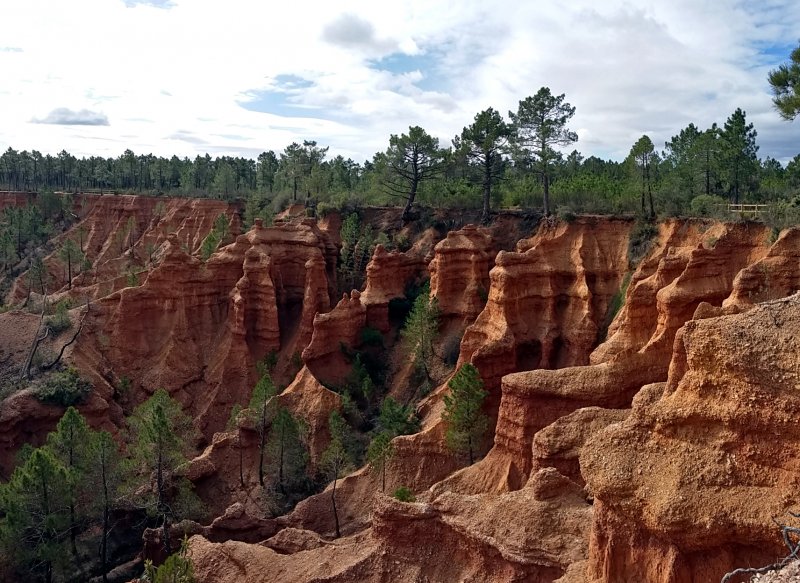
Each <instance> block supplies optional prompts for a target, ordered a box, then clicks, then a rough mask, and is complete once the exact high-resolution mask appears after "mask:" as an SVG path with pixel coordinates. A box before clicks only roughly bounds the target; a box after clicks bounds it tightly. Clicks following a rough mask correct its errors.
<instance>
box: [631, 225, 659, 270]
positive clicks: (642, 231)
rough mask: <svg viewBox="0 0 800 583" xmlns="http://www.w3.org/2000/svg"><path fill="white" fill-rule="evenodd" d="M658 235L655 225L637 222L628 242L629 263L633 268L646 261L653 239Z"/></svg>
mask: <svg viewBox="0 0 800 583" xmlns="http://www.w3.org/2000/svg"><path fill="white" fill-rule="evenodd" d="M656 235H658V228H657V227H656V226H655V225H654V224H653V223H648V222H645V221H636V224H635V225H634V226H633V229H632V230H631V235H630V239H629V240H628V263H629V264H630V266H631V268H633V267H636V265H637V264H638V263H639V262H640V261H641V260H642V259H644V257H645V256H646V255H647V253H648V252H649V251H650V247H651V246H652V244H653V239H654V238H655V237H656Z"/></svg>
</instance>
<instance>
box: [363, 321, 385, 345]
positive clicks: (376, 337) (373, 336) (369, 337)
mask: <svg viewBox="0 0 800 583" xmlns="http://www.w3.org/2000/svg"><path fill="white" fill-rule="evenodd" d="M361 344H365V345H367V346H383V334H381V333H380V330H376V329H375V328H372V327H370V326H367V327H366V328H364V329H363V330H361Z"/></svg>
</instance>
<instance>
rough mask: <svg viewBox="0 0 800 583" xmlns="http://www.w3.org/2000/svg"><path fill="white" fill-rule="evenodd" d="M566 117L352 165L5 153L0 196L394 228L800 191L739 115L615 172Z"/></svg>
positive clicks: (669, 210) (643, 144)
mask: <svg viewBox="0 0 800 583" xmlns="http://www.w3.org/2000/svg"><path fill="white" fill-rule="evenodd" d="M795 66H796V65H795ZM787 71H788V73H786V74H787V75H790V73H791V71H793V69H787ZM780 80H782V79H777V81H780ZM776 91H777V90H776ZM776 99H777V98H776ZM776 103H777V101H776ZM574 114H575V108H574V107H573V106H572V105H570V104H569V103H568V102H567V101H566V99H565V95H563V94H561V95H555V94H553V93H552V92H551V90H550V89H549V88H547V87H542V88H541V89H540V90H539V91H538V92H537V93H536V94H534V95H533V96H530V97H527V98H525V99H523V100H521V101H520V102H519V105H518V108H517V110H516V111H509V112H508V116H507V118H506V117H504V116H503V115H502V114H501V113H500V112H499V111H497V110H495V109H493V108H491V107H490V108H488V109H486V110H484V111H481V112H479V113H477V114H476V115H475V117H474V119H473V120H472V122H471V123H470V124H469V125H467V126H465V127H464V128H463V130H462V131H461V132H460V133H459V134H458V135H456V136H454V137H453V138H452V146H450V147H442V146H441V145H440V141H439V139H438V138H436V137H434V136H431V135H430V134H429V133H428V132H427V131H426V130H425V129H424V128H421V127H419V126H411V127H409V129H408V132H406V133H401V134H396V135H395V134H393V135H391V136H390V137H389V140H388V146H387V148H386V150H384V151H381V152H377V153H376V154H375V155H374V156H373V157H372V159H371V160H367V161H364V162H363V163H359V162H356V161H354V160H352V159H350V158H347V159H345V158H344V157H342V156H335V157H332V158H329V157H328V151H329V148H328V147H327V146H324V147H323V146H321V145H319V144H318V143H317V142H316V141H312V140H306V141H303V142H302V143H299V142H293V143H292V144H290V145H288V146H287V147H286V148H285V149H284V150H283V151H281V152H278V153H276V152H274V151H268V152H263V153H262V154H260V155H259V156H258V157H257V158H256V159H249V158H244V157H230V156H222V157H216V158H211V156H209V155H208V154H206V155H204V156H200V155H198V156H196V157H195V158H194V159H190V158H188V157H184V158H179V157H177V156H172V157H170V158H166V157H157V156H154V155H152V154H138V155H137V154H135V153H134V152H132V151H131V150H126V151H125V152H124V153H123V154H122V155H121V156H119V157H117V158H102V157H97V156H91V157H84V158H77V157H75V156H73V155H71V154H69V153H68V152H66V151H61V152H60V153H58V154H57V155H56V156H52V155H50V154H46V155H42V154H41V153H40V152H37V151H31V152H28V151H21V152H19V151H16V150H14V149H13V148H9V149H8V150H6V152H5V153H3V154H2V155H0V188H4V189H9V190H37V191H40V190H43V189H52V190H62V191H70V192H77V191H92V190H98V191H114V192H130V193H144V194H170V195H185V196H201V197H203V196H213V197H218V198H225V199H236V198H238V199H250V200H252V201H253V202H252V206H253V207H254V208H256V211H258V210H260V209H263V207H265V206H266V205H267V204H268V203H269V204H271V205H272V206H273V207H279V206H282V205H285V204H287V203H288V202H303V203H306V204H308V205H311V206H314V205H317V204H320V205H333V206H339V207H341V206H342V205H344V204H346V203H348V202H357V203H360V204H376V205H382V204H400V205H402V206H403V207H404V211H403V216H404V218H405V219H406V220H407V219H409V218H411V216H412V209H413V207H414V204H415V203H416V202H420V203H423V204H427V205H432V206H438V207H448V206H450V207H462V208H480V209H482V211H483V216H484V218H487V217H488V214H489V213H490V212H491V209H492V208H497V207H524V208H541V210H542V211H543V213H544V214H545V215H547V214H550V213H551V212H553V211H558V210H563V211H571V212H604V213H620V212H639V213H644V214H649V215H654V214H656V213H661V214H666V215H678V214H689V213H690V212H691V211H692V207H691V201H692V200H693V199H694V198H696V197H698V196H703V197H716V198H717V199H724V200H723V202H724V201H730V202H732V203H740V202H765V201H777V200H783V201H792V200H793V197H794V195H795V194H796V192H797V189H798V187H800V154H799V155H798V156H795V158H793V159H792V160H791V161H790V162H789V163H788V164H787V165H786V166H784V165H782V164H781V163H780V162H779V161H777V160H775V159H774V158H771V157H766V158H764V159H760V158H759V157H758V145H757V142H756V138H757V132H756V129H755V128H754V127H753V124H752V123H748V121H747V117H746V112H745V111H743V110H741V109H736V110H735V111H734V112H732V113H731V115H730V116H729V117H728V118H727V119H726V120H725V121H724V122H723V123H722V124H721V125H718V124H716V123H715V124H712V126H711V127H709V128H701V127H699V126H697V125H696V124H694V123H690V124H689V125H688V126H686V127H685V128H683V129H681V130H680V131H679V132H678V133H677V134H676V135H675V136H673V137H672V138H671V139H670V140H669V141H667V142H666V143H665V144H664V146H663V148H661V149H659V148H658V147H657V146H656V144H654V143H653V142H652V140H651V138H650V137H649V136H647V135H643V136H641V137H640V138H638V139H637V140H636V141H635V142H634V143H633V144H631V149H630V152H629V155H628V156H627V157H626V158H625V160H623V161H614V160H604V159H602V158H599V157H596V156H588V157H586V156H584V155H583V154H582V153H581V152H579V151H578V150H577V149H572V150H570V148H571V146H572V145H573V144H574V143H575V142H577V141H578V135H577V133H576V132H574V131H573V130H571V129H570V128H569V127H568V126H569V123H570V120H571V118H572V117H573V116H574ZM785 117H786V116H785ZM701 200H702V199H701ZM715 200H716V199H715ZM717 202H719V201H718V200H717ZM698 204H699V203H698ZM696 206H697V205H696Z"/></svg>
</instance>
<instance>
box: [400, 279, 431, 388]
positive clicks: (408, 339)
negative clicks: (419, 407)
mask: <svg viewBox="0 0 800 583" xmlns="http://www.w3.org/2000/svg"><path fill="white" fill-rule="evenodd" d="M438 318H439V305H438V302H437V301H436V298H435V297H434V298H431V295H430V286H429V285H428V284H425V287H423V289H422V292H421V293H420V294H419V296H417V299H415V300H414V305H413V307H412V308H411V312H410V313H409V315H408V318H407V319H406V322H405V326H404V327H403V330H402V331H401V333H400V335H401V336H402V338H403V342H404V343H405V347H406V351H407V353H408V355H409V356H410V357H411V358H412V359H413V360H414V363H415V364H416V366H417V367H419V368H421V369H422V370H423V371H424V372H425V377H426V378H427V380H428V381H430V380H431V375H430V369H429V365H430V360H431V357H432V356H433V341H434V339H435V338H436V334H437V333H438V330H439V322H438ZM415 394H416V393H415Z"/></svg>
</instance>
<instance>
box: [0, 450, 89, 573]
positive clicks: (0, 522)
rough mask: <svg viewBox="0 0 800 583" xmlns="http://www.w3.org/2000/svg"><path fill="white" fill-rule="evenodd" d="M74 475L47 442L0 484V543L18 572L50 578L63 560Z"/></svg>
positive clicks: (64, 560) (66, 550) (66, 547)
mask: <svg viewBox="0 0 800 583" xmlns="http://www.w3.org/2000/svg"><path fill="white" fill-rule="evenodd" d="M73 479H74V478H73V476H72V475H71V473H70V472H69V470H68V469H67V468H66V467H64V465H63V464H62V463H61V462H59V461H58V459H57V458H56V456H55V455H54V454H53V453H52V452H51V451H50V450H49V449H48V448H38V449H35V450H32V451H31V452H30V455H29V456H27V459H25V461H24V462H23V463H22V464H21V465H19V466H17V468H16V469H15V470H14V473H13V474H12V475H11V478H10V479H9V481H8V482H7V483H5V484H1V485H0V544H1V545H2V547H3V551H4V553H3V554H4V556H5V557H6V558H7V559H8V560H9V562H10V563H11V564H12V565H13V566H14V567H15V568H16V569H18V570H19V572H20V574H23V573H24V574H27V576H28V577H30V576H31V575H33V576H35V577H40V578H42V579H45V580H48V581H49V580H51V579H52V576H53V572H54V571H56V572H57V571H61V570H63V568H64V566H65V565H66V563H67V560H68V558H67V557H68V546H67V542H68V539H69V537H68V533H69V531H70V513H69V508H70V500H71V499H72V484H73ZM19 580H23V579H19Z"/></svg>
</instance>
